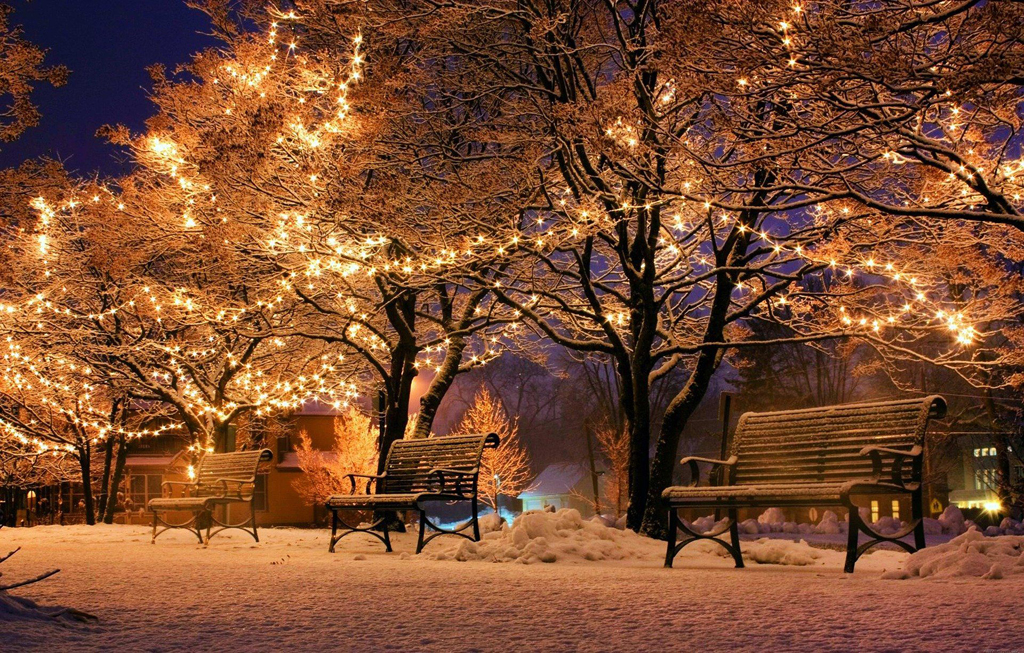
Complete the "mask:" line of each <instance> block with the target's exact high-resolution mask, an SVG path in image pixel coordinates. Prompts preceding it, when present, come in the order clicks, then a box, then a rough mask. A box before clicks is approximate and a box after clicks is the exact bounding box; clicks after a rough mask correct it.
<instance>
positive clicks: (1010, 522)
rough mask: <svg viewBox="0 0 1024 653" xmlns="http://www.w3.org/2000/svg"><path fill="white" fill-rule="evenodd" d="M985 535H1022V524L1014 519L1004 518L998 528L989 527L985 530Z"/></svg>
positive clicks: (1023, 525)
mask: <svg viewBox="0 0 1024 653" xmlns="http://www.w3.org/2000/svg"><path fill="white" fill-rule="evenodd" d="M985 535H989V536H994V535H1024V523H1022V522H1019V521H1017V520H1016V519H1010V518H1009V517H1004V518H1003V521H1001V522H999V525H998V526H989V527H988V528H986V529H985Z"/></svg>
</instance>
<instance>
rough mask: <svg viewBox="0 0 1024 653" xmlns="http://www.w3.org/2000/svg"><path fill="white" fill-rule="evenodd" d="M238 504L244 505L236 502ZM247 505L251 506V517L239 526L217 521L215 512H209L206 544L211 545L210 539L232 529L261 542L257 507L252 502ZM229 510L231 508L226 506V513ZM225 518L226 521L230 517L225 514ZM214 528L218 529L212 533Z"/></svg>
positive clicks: (238, 524) (239, 523)
mask: <svg viewBox="0 0 1024 653" xmlns="http://www.w3.org/2000/svg"><path fill="white" fill-rule="evenodd" d="M236 503H242V502H236ZM245 503H248V504H249V517H248V518H246V520H245V521H241V522H238V523H237V524H231V523H228V522H227V521H221V520H219V519H217V518H216V517H214V516H213V511H208V517H207V519H208V521H207V522H206V542H207V543H209V542H210V538H211V537H213V536H214V535H216V534H217V533H220V532H221V531H226V530H228V529H231V528H237V529H238V530H240V531H245V532H246V533H248V534H249V535H251V536H252V538H253V539H254V540H256V541H257V542H259V541H260V536H259V533H257V532H256V506H255V504H253V502H252V501H247V502H245ZM228 510H229V506H224V511H225V513H227V511H228ZM224 518H225V520H226V519H227V518H228V515H227V514H225V517H224ZM214 526H216V527H217V528H216V530H212V531H211V529H213V527H214Z"/></svg>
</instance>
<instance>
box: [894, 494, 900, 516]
mask: <svg viewBox="0 0 1024 653" xmlns="http://www.w3.org/2000/svg"><path fill="white" fill-rule="evenodd" d="M892 518H893V519H899V518H900V502H899V501H898V500H896V499H893V500H892Z"/></svg>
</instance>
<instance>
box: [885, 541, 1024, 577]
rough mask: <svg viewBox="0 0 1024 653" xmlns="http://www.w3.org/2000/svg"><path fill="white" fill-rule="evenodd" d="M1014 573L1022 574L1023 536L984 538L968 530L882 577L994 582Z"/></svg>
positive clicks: (1023, 566) (913, 557)
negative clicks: (973, 579) (969, 579)
mask: <svg viewBox="0 0 1024 653" xmlns="http://www.w3.org/2000/svg"><path fill="white" fill-rule="evenodd" d="M1014 574H1024V537H1019V536H1012V535H1005V536H1002V537H985V536H984V535H982V534H981V533H980V532H979V531H978V530H977V529H971V530H969V531H967V532H966V533H964V534H963V535H960V536H959V537H956V538H954V539H952V540H950V541H949V542H947V543H946V544H940V545H939V546H934V547H929V548H927V549H922V550H921V551H918V552H917V553H914V554H912V555H911V556H910V557H908V558H907V560H906V563H904V565H903V570H902V571H897V572H889V573H886V574H884V575H883V577H884V578H896V579H902V578H913V577H918V578H983V579H986V580H996V579H999V578H1004V577H1006V576H1010V575H1014Z"/></svg>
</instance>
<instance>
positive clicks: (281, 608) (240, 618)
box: [0, 511, 1024, 651]
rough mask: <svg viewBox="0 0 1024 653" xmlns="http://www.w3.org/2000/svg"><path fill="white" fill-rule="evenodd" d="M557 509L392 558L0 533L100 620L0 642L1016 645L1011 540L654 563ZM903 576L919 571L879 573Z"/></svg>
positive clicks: (74, 530) (69, 599)
mask: <svg viewBox="0 0 1024 653" xmlns="http://www.w3.org/2000/svg"><path fill="white" fill-rule="evenodd" d="M573 512H574V511H562V512H560V513H558V514H557V515H553V514H550V513H546V514H544V513H538V514H531V515H527V516H526V517H529V519H522V520H521V521H519V522H517V524H516V525H515V527H513V528H512V529H508V528H506V529H505V530H503V531H500V532H493V533H490V534H488V535H487V539H485V541H484V542H481V543H479V544H473V543H469V542H463V541H461V540H456V539H455V538H442V539H440V540H435V541H434V542H432V543H431V544H430V545H429V546H428V547H427V549H426V550H425V552H424V554H423V555H420V556H413V555H411V553H412V551H413V550H414V548H415V537H414V536H413V535H412V534H404V535H399V536H397V537H395V553H392V554H386V553H384V552H383V548H382V546H380V544H379V543H378V542H376V541H375V540H371V539H370V538H368V537H367V536H365V535H354V536H352V537H350V538H346V539H344V540H342V541H341V543H340V544H339V547H338V552H337V553H336V554H334V555H331V554H329V553H327V540H328V534H327V532H326V531H317V530H299V529H264V530H262V531H261V532H260V536H261V539H262V540H263V541H262V542H260V543H259V544H256V543H254V542H252V541H251V539H246V536H245V535H244V534H241V533H238V534H222V535H221V536H218V537H215V538H214V539H213V541H212V543H211V544H210V545H209V546H207V547H204V546H201V545H199V544H197V543H196V542H195V541H194V539H192V536H190V535H189V534H188V533H186V532H169V533H166V534H165V535H163V536H161V538H160V539H158V540H157V543H156V544H155V545H153V544H150V543H149V533H148V530H147V529H145V528H143V527H139V526H100V527H86V526H69V527H60V526H43V527H36V528H31V529H11V528H5V529H2V530H0V555H2V554H4V553H6V552H7V551H9V550H11V549H14V548H15V547H18V546H21V547H23V548H22V551H21V552H19V553H18V554H17V555H16V556H14V557H13V558H11V559H10V560H9V561H8V562H7V563H5V564H4V565H3V567H0V570H2V571H4V573H5V575H4V582H11V581H16V580H19V579H22V578H28V577H30V576H34V575H36V574H39V573H42V572H44V571H46V570H48V569H51V568H54V567H59V568H60V569H61V570H62V571H61V573H60V574H58V575H57V576H55V577H53V578H50V579H48V580H45V581H43V582H41V583H37V584H35V585H32V586H29V587H26V588H23V589H22V590H13V591H12V592H11V595H18V596H24V597H26V598H32V599H34V600H36V601H37V602H38V603H40V604H41V605H44V606H54V605H62V606H71V607H74V608H78V609H80V610H83V611H86V612H90V613H93V614H95V615H96V616H97V617H99V622H98V623H96V624H91V625H90V624H78V623H70V624H68V623H55V622H53V621H52V620H42V619H32V618H27V617H24V616H14V615H12V614H10V613H7V614H5V613H3V611H2V610H0V650H2V651H20V650H49V651H67V650H106V651H111V650H133V651H143V650H145V651H150V650H152V651H170V650H182V649H192V650H214V651H221V650H230V649H236V650H238V651H270V650H286V649H291V650H326V649H335V650H343V651H345V650H359V651H371V650H372V651H377V650H410V651H471V650H479V651H532V650H552V651H639V650H693V649H704V650H713V651H717V650H729V651H735V650H854V649H859V650H915V651H937V650H1006V649H1020V648H1022V647H1024V635H1022V634H1021V630H1020V628H1019V625H1020V624H1019V621H1018V619H1019V615H1020V608H1021V596H1022V595H1024V556H1021V555H1020V554H1021V550H1022V549H1021V540H1022V539H1024V538H1020V537H1004V538H982V536H981V535H980V534H977V533H968V534H967V535H965V536H961V537H960V538H958V539H955V540H953V541H952V542H951V543H949V544H945V545H938V546H936V547H935V548H933V549H931V550H926V551H925V552H922V554H919V555H918V556H915V557H914V558H910V557H909V556H907V555H906V554H904V553H897V552H895V551H879V552H877V553H872V554H869V555H867V556H866V557H864V558H862V559H861V561H860V562H859V563H858V566H857V572H856V573H855V574H853V575H846V574H843V572H842V560H843V554H842V553H841V552H839V551H835V550H829V549H822V548H817V547H810V546H808V545H806V544H802V543H799V542H792V541H788V540H783V539H773V540H761V541H757V540H753V539H752V540H750V541H747V542H745V544H744V550H745V553H746V556H747V560H748V567H747V568H746V569H733V568H732V566H731V561H730V560H729V559H727V558H725V557H723V556H722V555H720V553H721V552H720V551H719V550H717V548H715V546H714V545H709V544H705V543H700V544H699V545H693V546H691V547H689V548H688V549H686V550H684V552H683V553H682V554H680V556H679V557H678V558H677V559H676V562H675V568H674V569H665V568H663V567H662V562H663V556H664V544H663V543H661V542H657V541H653V540H647V539H644V538H641V537H639V536H637V535H635V534H633V533H630V532H623V531H617V530H615V529H611V528H607V527H605V526H603V525H599V524H597V523H593V522H584V521H582V520H580V519H579V518H578V514H573ZM975 536H976V537H975ZM946 539H948V538H946ZM925 553H927V554H928V555H929V556H930V557H927V558H924V557H919V556H923V555H924V554H925ZM755 559H757V560H761V561H762V562H763V563H764V564H758V563H757V562H755V561H754V560H755ZM908 559H909V560H910V563H908ZM545 561H548V562H550V564H546V563H545ZM524 563H525V564H524ZM993 565H994V566H995V567H996V568H997V569H996V572H992V569H991V568H992V566H993ZM1018 572H1020V573H1018ZM908 575H913V576H917V575H921V576H928V577H926V578H919V577H913V578H910V579H908V580H897V579H895V578H896V577H900V576H908ZM982 575H985V576H988V578H981V576H982ZM0 607H2V606H0Z"/></svg>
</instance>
